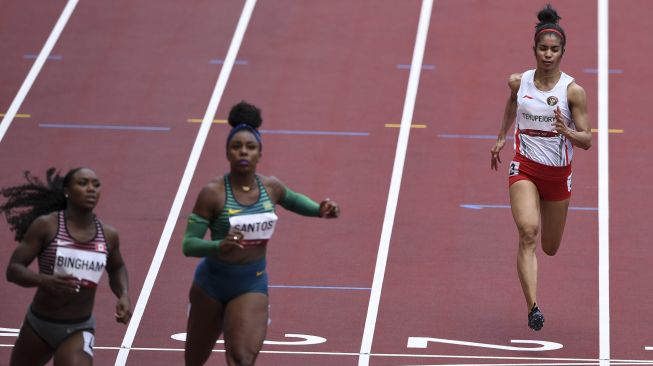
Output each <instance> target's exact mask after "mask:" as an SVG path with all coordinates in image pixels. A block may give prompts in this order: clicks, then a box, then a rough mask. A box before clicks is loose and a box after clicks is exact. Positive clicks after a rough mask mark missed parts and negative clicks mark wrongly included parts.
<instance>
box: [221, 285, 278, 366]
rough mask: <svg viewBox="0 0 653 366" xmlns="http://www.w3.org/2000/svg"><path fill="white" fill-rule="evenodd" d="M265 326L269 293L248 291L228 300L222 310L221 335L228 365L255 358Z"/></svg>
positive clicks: (244, 365)
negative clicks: (222, 328) (222, 331)
mask: <svg viewBox="0 0 653 366" xmlns="http://www.w3.org/2000/svg"><path fill="white" fill-rule="evenodd" d="M267 328H268V297H267V295H265V294H262V293H247V294H243V295H240V296H238V297H236V298H235V299H233V300H231V301H229V304H227V308H226V310H225V321H224V339H225V350H226V352H227V355H226V357H227V363H228V364H229V366H250V365H254V362H256V357H257V356H258V353H259V352H260V351H261V347H262V346H263V341H264V340H265V333H266V332H267Z"/></svg>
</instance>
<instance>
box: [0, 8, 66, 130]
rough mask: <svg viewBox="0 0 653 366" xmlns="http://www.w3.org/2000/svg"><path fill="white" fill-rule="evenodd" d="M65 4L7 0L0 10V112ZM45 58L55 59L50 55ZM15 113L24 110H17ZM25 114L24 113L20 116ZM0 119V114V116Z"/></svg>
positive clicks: (0, 112)
mask: <svg viewBox="0 0 653 366" xmlns="http://www.w3.org/2000/svg"><path fill="white" fill-rule="evenodd" d="M65 5H66V1H64V0H56V1H48V2H43V1H39V0H26V1H22V0H9V1H4V2H3V3H2V12H0V45H2V46H1V47H2V48H1V50H2V57H1V58H0V115H1V114H3V113H5V112H6V111H7V109H9V105H10V104H11V102H12V100H13V99H14V96H16V93H17V92H18V89H20V86H21V84H22V83H23V80H25V77H26V76H27V73H28V72H29V70H30V68H31V67H32V64H33V63H34V59H35V58H36V55H38V53H39V52H40V51H41V48H42V47H43V45H44V44H45V41H46V40H47V38H48V36H49V35H50V31H52V28H53V27H54V24H55V23H56V21H57V19H58V18H59V15H60V14H61V11H62V10H63V8H64V6H65ZM51 56H52V59H51V61H49V62H56V61H58V57H56V56H57V55H51ZM18 113H20V114H28V113H27V112H26V111H24V110H21V111H19V112H18ZM22 117H25V116H22ZM0 119H1V118H0Z"/></svg>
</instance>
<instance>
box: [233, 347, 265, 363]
mask: <svg viewBox="0 0 653 366" xmlns="http://www.w3.org/2000/svg"><path fill="white" fill-rule="evenodd" d="M230 353H231V354H230V355H229V358H230V359H231V360H232V361H233V363H230V365H234V366H252V365H254V363H255V362H256V357H257V356H258V351H251V350H244V349H243V350H234V351H232V352H230Z"/></svg>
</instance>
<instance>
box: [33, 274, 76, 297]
mask: <svg viewBox="0 0 653 366" xmlns="http://www.w3.org/2000/svg"><path fill="white" fill-rule="evenodd" d="M41 276H42V280H41V283H40V285H39V287H41V288H43V289H44V290H46V291H48V292H51V293H53V294H62V293H65V294H74V293H76V292H79V280H78V279H77V278H75V277H74V276H71V275H41Z"/></svg>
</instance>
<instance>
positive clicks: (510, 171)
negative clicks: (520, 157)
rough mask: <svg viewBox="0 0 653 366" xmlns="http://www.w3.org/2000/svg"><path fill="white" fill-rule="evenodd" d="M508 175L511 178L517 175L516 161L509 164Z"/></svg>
mask: <svg viewBox="0 0 653 366" xmlns="http://www.w3.org/2000/svg"><path fill="white" fill-rule="evenodd" d="M508 175H509V176H511V177H514V176H515V175H519V162H518V161H512V162H510V167H509V168H508Z"/></svg>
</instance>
